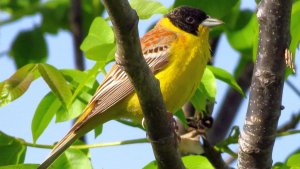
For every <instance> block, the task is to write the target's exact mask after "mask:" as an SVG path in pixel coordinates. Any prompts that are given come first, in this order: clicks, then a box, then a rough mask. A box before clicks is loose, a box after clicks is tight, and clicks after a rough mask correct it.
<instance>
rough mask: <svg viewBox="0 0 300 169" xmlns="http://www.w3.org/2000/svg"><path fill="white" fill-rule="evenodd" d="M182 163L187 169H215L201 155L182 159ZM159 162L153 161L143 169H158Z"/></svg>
mask: <svg viewBox="0 0 300 169" xmlns="http://www.w3.org/2000/svg"><path fill="white" fill-rule="evenodd" d="M181 159H182V162H183V164H184V166H185V168H187V169H213V168H214V167H213V166H212V165H211V164H210V162H209V161H208V160H207V158H206V157H204V156H200V155H190V156H185V157H182V158H181ZM157 167H158V166H157V162H156V161H152V162H150V163H149V164H147V165H146V166H145V167H143V169H157Z"/></svg>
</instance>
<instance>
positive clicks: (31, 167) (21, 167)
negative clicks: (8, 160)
mask: <svg viewBox="0 0 300 169" xmlns="http://www.w3.org/2000/svg"><path fill="white" fill-rule="evenodd" d="M38 166H39V164H17V165H7V166H0V169H37V167H38ZM49 169H51V168H49Z"/></svg>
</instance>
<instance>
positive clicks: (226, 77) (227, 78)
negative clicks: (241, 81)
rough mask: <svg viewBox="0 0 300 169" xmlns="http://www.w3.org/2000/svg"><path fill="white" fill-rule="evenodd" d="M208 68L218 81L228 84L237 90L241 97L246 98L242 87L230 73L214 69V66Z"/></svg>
mask: <svg viewBox="0 0 300 169" xmlns="http://www.w3.org/2000/svg"><path fill="white" fill-rule="evenodd" d="M207 68H208V69H210V70H211V71H212V72H213V74H214V75H215V77H216V78H217V79H219V80H222V81H223V82H225V83H227V84H228V85H229V86H231V87H232V88H233V89H235V90H236V91H237V92H239V93H240V94H241V95H243V96H244V97H245V93H244V92H243V90H242V89H241V87H240V86H239V85H238V84H237V82H236V80H235V79H234V77H233V76H232V75H231V74H230V73H228V72H227V71H226V70H224V69H221V68H218V67H214V66H207Z"/></svg>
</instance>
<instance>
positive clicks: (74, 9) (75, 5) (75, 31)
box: [70, 0, 84, 70]
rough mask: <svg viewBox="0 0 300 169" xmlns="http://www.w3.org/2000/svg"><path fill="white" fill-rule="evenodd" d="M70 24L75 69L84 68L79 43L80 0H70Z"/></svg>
mask: <svg viewBox="0 0 300 169" xmlns="http://www.w3.org/2000/svg"><path fill="white" fill-rule="evenodd" d="M70 12H71V13H70V26H71V32H72V37H73V43H74V45H73V46H74V55H75V65H76V69H79V70H84V59H83V54H82V51H81V50H80V44H81V43H82V40H83V29H82V16H81V0H71V11H70Z"/></svg>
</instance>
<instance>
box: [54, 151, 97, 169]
mask: <svg viewBox="0 0 300 169" xmlns="http://www.w3.org/2000/svg"><path fill="white" fill-rule="evenodd" d="M51 166H52V167H53V168H52V169H61V168H63V169H74V168H84V169H92V164H91V161H90V159H89V157H88V156H87V154H86V153H85V152H83V151H81V150H77V149H68V150H66V151H65V152H64V153H63V154H62V155H61V156H60V157H59V158H58V159H57V160H56V161H55V162H54V163H53V164H52V165H51Z"/></svg>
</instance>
